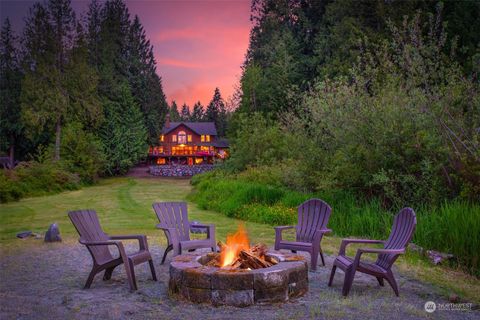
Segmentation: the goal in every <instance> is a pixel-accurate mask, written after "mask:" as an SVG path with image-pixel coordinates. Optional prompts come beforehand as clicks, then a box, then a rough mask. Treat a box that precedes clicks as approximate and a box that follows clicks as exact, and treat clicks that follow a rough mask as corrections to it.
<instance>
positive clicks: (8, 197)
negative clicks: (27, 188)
mask: <svg viewBox="0 0 480 320" xmlns="http://www.w3.org/2000/svg"><path fill="white" fill-rule="evenodd" d="M4 171H5V170H2V171H0V202H9V201H16V200H19V199H20V198H21V197H22V196H23V192H22V190H21V189H20V187H19V185H18V184H17V183H15V181H14V180H12V179H11V178H10V177H9V175H7V174H6V173H5V172H4Z"/></svg>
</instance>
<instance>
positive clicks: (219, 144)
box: [197, 139, 229, 148]
mask: <svg viewBox="0 0 480 320" xmlns="http://www.w3.org/2000/svg"><path fill="white" fill-rule="evenodd" d="M197 145H198V146H212V147H217V148H228V147H229V144H228V140H227V139H218V140H216V141H213V142H199V143H197Z"/></svg>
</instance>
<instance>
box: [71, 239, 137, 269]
mask: <svg viewBox="0 0 480 320" xmlns="http://www.w3.org/2000/svg"><path fill="white" fill-rule="evenodd" d="M78 242H80V243H81V244H83V245H86V246H116V247H117V249H118V252H119V253H120V257H121V258H122V260H123V263H127V261H128V256H127V253H126V252H125V248H124V247H123V243H122V242H121V241H115V240H113V241H112V240H107V241H85V240H82V239H79V240H78Z"/></svg>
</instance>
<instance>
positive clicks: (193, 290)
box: [169, 252, 308, 307]
mask: <svg viewBox="0 0 480 320" xmlns="http://www.w3.org/2000/svg"><path fill="white" fill-rule="evenodd" d="M268 255H270V256H273V257H274V258H276V259H277V260H278V261H279V263H278V264H276V265H274V266H272V267H269V268H263V269H255V270H243V269H234V270H229V269H222V268H217V267H208V266H205V265H204V264H206V263H207V262H208V260H209V257H208V256H207V255H201V254H196V253H189V254H184V255H179V256H176V257H174V258H173V261H172V262H171V263H170V281H169V289H170V292H171V294H173V295H174V296H176V297H180V298H184V299H186V300H189V301H192V302H196V303H211V304H213V305H217V306H218V305H232V306H238V307H245V306H249V305H252V304H254V303H271V302H284V301H287V300H289V299H290V298H294V297H299V296H302V295H304V294H305V293H306V292H307V291H308V267H307V262H306V261H305V260H304V258H303V257H302V256H299V255H294V254H282V253H279V252H269V253H268Z"/></svg>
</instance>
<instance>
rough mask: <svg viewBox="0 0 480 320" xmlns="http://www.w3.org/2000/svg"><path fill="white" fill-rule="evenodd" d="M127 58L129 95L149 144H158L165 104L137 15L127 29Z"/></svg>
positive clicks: (149, 50) (150, 46)
mask: <svg viewBox="0 0 480 320" xmlns="http://www.w3.org/2000/svg"><path fill="white" fill-rule="evenodd" d="M127 52H128V55H127V62H128V67H127V79H128V82H129V84H130V88H131V90H132V94H133V96H134V98H135V100H136V102H137V103H138V104H139V106H140V109H141V110H142V112H143V115H144V121H145V126H146V127H147V130H148V133H149V142H150V143H151V144H154V143H157V142H158V137H159V135H160V133H161V123H162V119H163V116H164V115H165V113H166V112H167V103H166V100H165V94H164V93H163V88H162V83H161V79H160V77H159V76H158V75H157V73H156V62H155V58H154V55H153V47H152V45H151V44H150V41H149V40H147V36H146V34H145V30H144V29H143V26H142V25H141V23H140V19H139V18H138V16H135V18H134V20H133V22H132V25H131V27H130V34H129V40H128V50H127Z"/></svg>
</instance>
